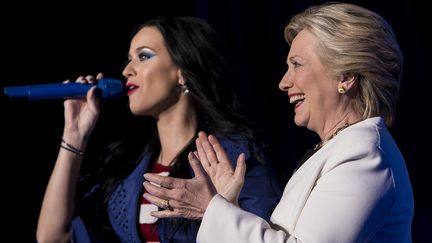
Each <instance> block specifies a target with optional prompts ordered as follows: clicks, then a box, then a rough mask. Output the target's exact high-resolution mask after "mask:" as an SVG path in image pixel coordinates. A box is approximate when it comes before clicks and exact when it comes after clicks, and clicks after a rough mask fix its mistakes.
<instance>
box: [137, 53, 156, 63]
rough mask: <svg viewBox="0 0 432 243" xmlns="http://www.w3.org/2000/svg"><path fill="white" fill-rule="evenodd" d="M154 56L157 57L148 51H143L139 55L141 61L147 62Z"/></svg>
mask: <svg viewBox="0 0 432 243" xmlns="http://www.w3.org/2000/svg"><path fill="white" fill-rule="evenodd" d="M154 56H155V54H154V53H150V52H147V51H142V52H140V53H138V59H139V60H140V61H145V60H148V59H151V58H152V57H154Z"/></svg>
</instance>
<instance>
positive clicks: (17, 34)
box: [0, 0, 432, 242]
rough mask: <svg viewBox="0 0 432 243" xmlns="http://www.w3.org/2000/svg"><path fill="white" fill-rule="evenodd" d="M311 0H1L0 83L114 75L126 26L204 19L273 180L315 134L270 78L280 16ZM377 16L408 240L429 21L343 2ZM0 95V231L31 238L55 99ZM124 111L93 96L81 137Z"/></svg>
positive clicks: (417, 178) (397, 9)
mask: <svg viewBox="0 0 432 243" xmlns="http://www.w3.org/2000/svg"><path fill="white" fill-rule="evenodd" d="M320 2H322V1H276V0H266V1H257V3H249V2H247V1H236V2H234V1H228V0H207V1H206V0H195V1H193V0H187V1H158V2H157V3H156V2H148V1H141V2H139V3H134V4H131V3H128V4H126V3H122V4H117V5H114V4H106V3H104V4H103V5H101V6H98V7H96V6H88V4H78V3H73V4H71V3H67V2H66V3H61V4H60V3H58V4H50V5H49V6H48V5H43V4H41V3H37V4H9V6H7V7H5V6H3V7H2V8H1V10H0V13H1V14H0V31H1V32H0V33H1V45H0V48H1V53H0V58H1V60H2V61H1V70H2V72H1V77H0V84H1V85H0V88H1V89H3V87H4V86H10V85H24V84H38V83H55V82H60V81H63V80H65V79H75V78H76V77H77V76H78V75H85V74H95V73H97V72H100V71H101V72H104V73H105V75H106V76H108V77H116V78H121V70H122V68H123V66H124V61H125V59H126V53H127V50H128V45H129V39H130V33H131V32H132V29H133V28H134V27H135V26H136V25H138V24H139V23H141V22H143V21H145V20H147V19H149V18H151V17H155V16H158V15H191V16H198V17H202V18H205V19H207V20H208V21H209V23H210V24H211V25H212V26H213V27H214V28H215V29H216V31H217V32H218V34H219V35H220V37H221V39H222V42H223V44H224V47H225V49H226V53H225V56H226V57H227V60H228V63H229V64H230V67H231V72H230V73H231V75H230V77H231V81H232V83H233V86H234V88H235V89H236V91H237V92H238V94H239V97H240V100H241V102H242V103H243V104H244V108H245V111H246V113H247V115H248V116H249V117H250V118H251V119H252V120H254V121H256V122H257V123H258V124H260V125H261V126H262V127H263V128H264V129H265V130H266V131H267V132H266V134H267V136H268V142H269V143H270V145H271V146H272V147H271V148H272V149H271V153H272V155H273V158H274V159H273V160H274V163H275V166H276V168H277V171H278V176H279V179H280V181H281V182H282V183H285V182H286V181H287V180H288V179H289V176H290V175H291V173H292V170H293V167H295V165H296V163H297V161H298V160H299V158H300V157H301V156H302V154H303V152H304V151H305V150H306V149H307V148H309V147H311V146H313V144H315V143H316V142H317V141H318V138H317V137H316V135H314V134H312V133H311V132H309V131H307V130H306V129H304V128H297V127H296V126H295V125H294V123H293V111H292V110H293V109H292V107H291V106H290V105H289V104H288V99H287V97H286V94H284V93H282V92H280V91H278V88H277V84H278V82H279V80H280V78H281V77H282V75H283V73H284V71H285V70H284V69H285V58H286V55H287V51H288V47H287V45H286V43H285V41H284V38H283V27H284V24H285V23H286V22H287V21H288V20H289V18H290V17H291V16H292V14H294V13H297V12H299V11H301V10H302V9H304V8H305V7H307V6H309V5H312V4H317V3H320ZM352 2H354V3H357V4H359V5H362V6H364V7H367V8H370V9H371V10H374V11H376V12H378V13H379V14H381V15H383V16H384V17H385V18H386V19H387V20H388V21H389V22H390V24H391V25H392V26H393V27H394V30H395V32H396V35H397V37H398V40H399V42H400V44H401V48H402V50H403V52H404V55H405V73H404V78H403V81H402V95H401V99H400V102H399V107H398V115H397V120H396V123H395V125H394V126H393V127H392V128H391V132H392V134H393V135H394V137H395V139H396V141H397V143H398V144H399V147H400V149H401V151H402V152H403V153H404V156H405V159H406V162H407V166H408V169H409V172H410V175H411V181H412V184H413V188H414V194H415V206H416V209H415V210H416V211H415V218H414V223H413V238H414V242H427V241H429V242H430V241H431V239H432V236H430V234H428V233H430V232H428V230H429V231H430V230H432V216H431V211H432V210H431V207H432V206H431V205H432V202H431V199H428V198H427V197H428V195H427V192H428V191H430V189H427V188H428V187H430V185H431V182H430V181H429V180H428V179H429V178H428V175H429V173H428V169H429V167H430V166H429V164H430V163H431V162H432V161H431V159H430V158H429V156H428V154H427V150H428V149H429V148H430V146H431V145H432V144H431V142H430V138H431V126H432V124H431V123H430V118H427V117H428V116H430V114H428V113H430V111H431V108H429V106H430V105H431V102H430V101H429V99H428V98H429V97H428V95H430V90H431V81H432V79H431V78H430V75H429V72H430V70H431V69H430V68H431V67H430V65H431V64H432V63H431V62H430V54H431V47H430V44H429V43H427V42H429V41H428V40H429V39H428V38H427V37H426V36H430V35H431V34H432V33H431V32H432V31H430V29H431V27H430V26H429V24H430V23H431V21H430V20H429V16H427V15H426V14H427V12H428V10H427V8H426V4H425V3H424V4H423V3H420V2H423V1H420V0H418V1H413V0H411V1H399V2H396V1H390V0H388V1H380V2H379V3H376V2H377V1H366V0H364V1H352ZM1 93H2V94H0V114H1V119H0V127H1V140H3V143H2V145H0V152H1V153H0V161H1V168H2V169H1V177H2V180H1V183H2V184H1V185H2V189H3V190H2V204H1V205H3V206H2V207H3V212H2V214H1V215H2V216H3V217H2V219H3V221H4V224H3V225H4V226H3V227H2V232H4V233H3V234H2V236H3V237H5V239H6V238H9V239H10V238H12V239H16V241H19V242H32V241H34V235H35V228H36V222H37V215H38V213H39V208H40V204H41V201H42V196H43V193H44V189H45V186H46V183H47V181H48V178H49V175H50V172H51V169H52V166H53V165H54V161H55V158H56V155H57V152H58V145H59V141H60V136H61V133H62V125H63V106H62V102H61V101H34V102H28V101H22V100H21V101H19V100H10V99H7V98H6V97H4V95H3V92H1ZM130 117H131V115H130V114H129V112H128V110H127V105H126V102H125V101H119V102H112V103H107V104H105V105H103V106H102V115H101V119H100V121H99V123H98V128H97V129H96V131H95V134H94V136H93V137H92V140H91V143H90V145H89V146H90V147H91V148H94V149H99V148H100V147H102V146H104V145H106V143H108V142H109V141H111V140H112V139H115V138H117V137H120V136H121V134H122V130H123V129H124V128H125V127H126V126H127V124H128V119H129V118H130Z"/></svg>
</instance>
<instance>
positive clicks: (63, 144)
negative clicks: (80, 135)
mask: <svg viewBox="0 0 432 243" xmlns="http://www.w3.org/2000/svg"><path fill="white" fill-rule="evenodd" d="M60 147H61V148H64V149H66V150H67V151H69V152H72V153H74V154H76V155H78V156H81V157H82V156H83V155H84V151H82V150H80V149H77V148H76V147H74V146H72V145H70V144H69V143H67V142H66V141H65V140H64V139H62V140H61V143H60Z"/></svg>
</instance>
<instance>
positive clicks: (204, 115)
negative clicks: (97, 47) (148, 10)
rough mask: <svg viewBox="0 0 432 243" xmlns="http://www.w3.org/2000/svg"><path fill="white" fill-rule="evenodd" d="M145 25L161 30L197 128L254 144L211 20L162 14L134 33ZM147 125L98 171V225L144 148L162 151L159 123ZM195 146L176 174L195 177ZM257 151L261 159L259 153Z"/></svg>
mask: <svg viewBox="0 0 432 243" xmlns="http://www.w3.org/2000/svg"><path fill="white" fill-rule="evenodd" d="M144 27H155V28H157V29H158V30H159V31H160V33H161V34H162V36H163V39H164V44H165V47H166V48H167V50H168V52H169V54H170V57H171V58H172V60H173V62H174V63H175V65H177V67H178V68H179V69H180V70H181V71H182V75H183V77H184V79H185V83H186V85H187V87H188V89H189V90H190V92H189V93H188V95H189V96H190V99H191V100H192V102H191V103H192V104H193V106H194V108H195V110H196V114H197V124H198V125H197V131H206V132H207V133H211V134H215V135H217V136H219V137H224V138H228V137H230V136H231V135H233V134H238V135H241V136H242V137H243V138H246V139H247V140H248V142H249V143H250V145H251V146H252V144H255V143H256V142H257V141H256V139H255V138H256V135H255V131H254V130H253V129H252V126H253V125H252V124H251V123H250V122H249V121H248V120H247V119H246V118H245V117H244V116H243V115H241V111H240V104H239V102H238V101H237V97H236V95H235V93H234V92H233V89H232V87H231V86H230V84H229V82H228V79H227V78H226V63H225V60H224V58H223V55H222V53H223V51H222V48H221V45H220V42H219V39H218V36H217V35H216V33H215V31H214V30H213V29H212V28H211V27H210V26H209V24H208V23H207V22H205V21H204V20H201V19H198V18H194V17H159V18H155V19H152V20H149V21H147V22H145V23H144V24H143V25H141V26H140V27H139V28H138V29H137V30H136V31H135V32H134V35H135V34H136V33H137V32H138V31H139V30H141V29H142V28H144ZM138 119H142V118H138ZM145 129H146V132H145V133H144V134H145V136H146V138H143V133H142V132H140V133H138V132H137V131H136V130H134V131H133V132H132V133H129V136H127V137H126V138H125V139H123V140H122V141H121V142H115V143H113V144H111V145H110V146H109V147H108V150H107V152H106V153H105V154H104V156H103V164H104V166H103V167H102V169H101V170H100V172H99V173H98V176H97V178H98V182H99V184H100V185H101V187H100V190H99V192H98V194H96V195H97V197H98V199H97V200H96V201H97V202H96V205H97V207H96V214H97V215H96V217H95V219H97V221H99V222H97V223H96V224H95V225H99V226H100V227H101V228H99V229H103V228H104V227H103V226H104V225H109V223H108V221H107V220H108V219H107V213H106V208H107V203H108V200H109V196H110V194H111V192H112V190H113V189H114V187H115V186H116V185H117V184H118V183H119V182H120V181H121V180H122V179H124V178H125V177H126V176H128V175H129V174H130V173H131V172H132V171H133V170H134V168H135V167H136V165H137V164H138V163H139V161H140V160H141V158H142V155H143V154H144V153H146V152H148V151H152V152H153V153H152V154H156V155H157V154H159V152H160V142H159V138H158V134H157V130H156V125H155V122H154V121H153V120H152V119H149V120H148V121H147V123H146V125H145ZM138 136H139V137H138ZM139 141H141V142H139ZM195 149H196V148H195V143H194V140H192V141H191V142H190V143H189V144H188V145H186V147H185V148H184V149H183V150H182V152H180V154H179V155H178V156H177V158H176V162H175V163H174V166H173V168H172V170H171V175H172V176H176V177H182V178H189V177H191V174H190V166H189V163H188V160H187V153H188V152H189V151H191V150H195ZM143 151H144V153H143ZM255 156H256V157H257V158H258V159H259V160H261V159H262V158H261V156H260V155H259V154H255ZM100 220H102V221H103V222H100ZM106 228H109V227H106Z"/></svg>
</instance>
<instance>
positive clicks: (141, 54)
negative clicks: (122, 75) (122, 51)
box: [125, 51, 156, 65]
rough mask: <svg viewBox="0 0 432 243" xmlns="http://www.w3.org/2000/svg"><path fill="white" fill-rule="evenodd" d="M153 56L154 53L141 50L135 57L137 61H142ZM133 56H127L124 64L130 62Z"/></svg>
mask: <svg viewBox="0 0 432 243" xmlns="http://www.w3.org/2000/svg"><path fill="white" fill-rule="evenodd" d="M154 56H156V54H155V53H152V52H149V51H141V52H139V53H138V54H137V55H136V57H137V59H138V61H140V62H143V61H146V60H149V59H151V58H153V57H154ZM134 59H135V58H134V57H132V56H129V57H128V59H127V60H126V62H125V64H126V65H127V64H129V63H130V62H132V61H133V60H134Z"/></svg>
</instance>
